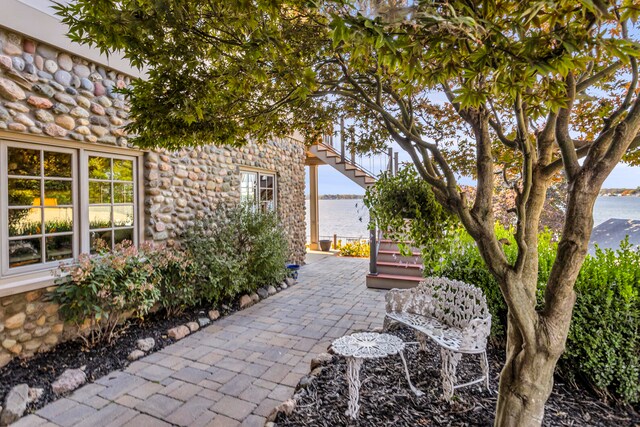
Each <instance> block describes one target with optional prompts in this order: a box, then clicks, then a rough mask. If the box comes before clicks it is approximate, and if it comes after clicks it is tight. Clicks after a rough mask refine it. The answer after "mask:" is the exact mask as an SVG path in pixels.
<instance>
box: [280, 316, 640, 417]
mask: <svg viewBox="0 0 640 427" xmlns="http://www.w3.org/2000/svg"><path fill="white" fill-rule="evenodd" d="M391 333H393V334H396V335H398V336H400V337H401V338H402V339H403V340H405V341H415V337H414V334H413V332H411V331H410V330H408V329H405V328H399V329H397V330H395V331H392V332H391ZM405 354H406V356H407V362H408V363H409V369H410V372H411V378H412V381H413V382H414V385H415V386H416V387H417V388H419V389H420V390H422V391H423V392H425V395H424V396H422V397H416V396H415V395H414V394H413V393H412V392H411V390H409V387H408V386H407V382H406V379H405V377H404V370H403V367H402V362H401V360H400V358H399V357H397V356H391V357H388V358H384V359H376V360H367V361H365V362H364V364H363V367H362V370H361V372H360V379H361V381H362V387H361V391H360V415H359V418H358V420H357V421H355V422H353V421H351V420H350V419H348V418H347V416H346V415H345V411H346V410H347V405H348V395H349V392H348V388H347V383H346V378H345V372H346V363H345V360H344V359H343V358H341V357H334V361H333V362H331V363H329V364H328V365H326V366H325V368H324V370H323V371H322V372H321V373H320V374H319V375H318V377H317V379H316V380H315V381H314V382H312V383H311V384H310V385H309V386H307V387H306V388H304V389H301V390H300V391H299V392H298V404H297V406H296V409H295V411H294V413H293V414H291V415H290V416H288V417H286V416H284V415H283V414H280V415H279V416H278V419H277V423H276V424H277V426H305V427H309V426H331V427H335V426H346V425H353V426H372V427H373V426H375V427H379V426H412V427H413V426H416V427H420V426H489V425H492V424H493V419H494V410H495V406H496V399H497V395H496V392H495V390H496V389H497V386H498V375H499V373H500V369H501V366H502V364H503V361H504V351H503V350H501V349H499V348H498V347H496V346H492V345H490V346H489V349H488V357H489V364H490V369H491V388H492V390H494V391H493V393H489V392H488V391H487V390H486V388H483V387H480V386H470V387H465V388H462V389H458V390H456V394H455V396H454V399H453V400H452V401H451V402H450V403H448V402H446V401H444V400H443V399H441V397H440V396H441V393H442V387H441V382H440V354H439V348H438V347H437V346H436V345H430V346H429V349H428V350H427V351H426V352H418V350H417V346H414V345H410V346H408V347H407V350H406V351H405ZM479 373H480V365H479V362H478V358H477V356H469V355H466V356H463V358H462V362H461V363H460V365H458V381H459V382H466V381H468V380H470V379H473V378H474V377H477V376H478V375H479ZM553 390H554V391H553V394H552V395H551V397H550V399H549V401H548V402H547V405H546V413H545V419H544V425H545V426H583V425H589V426H619V427H621V426H634V425H635V426H640V414H639V413H638V412H636V411H634V409H633V408H631V407H627V406H607V405H606V404H604V403H602V402H601V401H599V400H598V399H597V398H596V397H594V396H592V395H591V394H589V393H588V392H586V391H584V390H579V389H576V388H574V387H571V386H569V385H567V384H564V383H562V382H560V381H556V383H555V386H554V389H553ZM637 409H638V408H636V410H637Z"/></svg>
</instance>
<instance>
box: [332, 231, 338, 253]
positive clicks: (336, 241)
mask: <svg viewBox="0 0 640 427" xmlns="http://www.w3.org/2000/svg"><path fill="white" fill-rule="evenodd" d="M333 249H336V250H337V249H338V235H337V234H334V235H333Z"/></svg>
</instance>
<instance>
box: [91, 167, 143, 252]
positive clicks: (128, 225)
mask: <svg viewBox="0 0 640 427" xmlns="http://www.w3.org/2000/svg"><path fill="white" fill-rule="evenodd" d="M87 165H88V172H89V229H90V230H91V231H90V247H91V252H95V249H96V247H97V245H98V243H99V241H102V243H103V244H105V245H106V246H107V247H108V248H112V249H113V246H114V245H116V244H118V243H120V242H122V241H123V240H130V241H132V242H133V241H135V238H134V236H135V233H134V225H135V206H134V198H135V197H134V196H135V193H134V187H133V171H134V162H133V160H131V159H125V158H113V157H105V156H102V155H100V156H93V155H90V156H89V158H88V161H87Z"/></svg>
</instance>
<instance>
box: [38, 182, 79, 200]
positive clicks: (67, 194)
mask: <svg viewBox="0 0 640 427" xmlns="http://www.w3.org/2000/svg"><path fill="white" fill-rule="evenodd" d="M71 185H72V182H71V181H56V180H52V179H48V180H46V181H45V182H44V205H45V206H58V205H71V204H73V196H72V194H73V193H72V191H71Z"/></svg>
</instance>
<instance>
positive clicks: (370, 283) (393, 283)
mask: <svg viewBox="0 0 640 427" xmlns="http://www.w3.org/2000/svg"><path fill="white" fill-rule="evenodd" d="M421 281H422V277H413V276H400V275H397V274H384V273H379V274H377V275H374V274H367V288H373V289H396V288H399V289H409V288H415V287H416V286H418V283H420V282H421Z"/></svg>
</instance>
